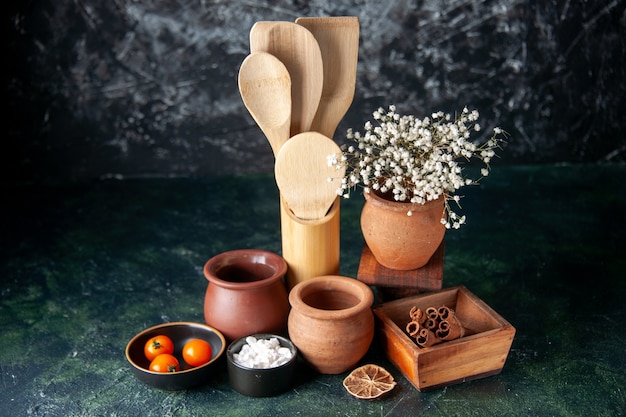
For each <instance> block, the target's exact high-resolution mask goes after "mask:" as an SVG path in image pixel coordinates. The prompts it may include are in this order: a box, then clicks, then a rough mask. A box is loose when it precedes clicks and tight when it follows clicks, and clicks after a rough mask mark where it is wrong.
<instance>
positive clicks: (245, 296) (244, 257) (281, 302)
mask: <svg viewBox="0 0 626 417" xmlns="http://www.w3.org/2000/svg"><path fill="white" fill-rule="evenodd" d="M286 272H287V263H286V262H285V260H284V259H283V258H282V257H281V256H280V255H277V254H275V253H272V252H267V251H263V250H257V249H240V250H233V251H229V252H224V253H221V254H219V255H216V256H214V257H213V258H211V259H209V260H208V261H207V262H206V264H205V265H204V276H205V277H206V279H207V280H208V281H209V284H208V286H207V289H206V293H205V296H204V319H205V321H206V323H207V324H208V325H209V326H212V327H215V328H216V329H218V330H219V331H220V332H222V334H224V336H225V337H226V338H227V339H229V340H231V341H232V340H235V339H238V338H240V337H244V336H248V335H250V334H253V333H273V334H281V333H284V332H285V330H286V328H287V316H288V315H289V300H288V296H287V289H286V288H285V284H284V282H283V277H284V276H285V273H286Z"/></svg>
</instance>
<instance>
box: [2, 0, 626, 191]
mask: <svg viewBox="0 0 626 417" xmlns="http://www.w3.org/2000/svg"><path fill="white" fill-rule="evenodd" d="M5 7H6V8H8V10H9V12H8V15H5V19H4V24H5V27H6V28H7V31H6V32H5V33H6V35H5V42H6V43H7V50H6V51H7V56H8V59H7V60H5V65H6V66H7V75H6V78H7V81H6V90H5V94H6V97H7V98H6V100H5V103H6V104H8V107H9V110H8V112H7V113H5V114H6V117H7V119H6V121H5V124H6V128H7V131H8V134H7V135H4V138H3V140H4V142H5V143H4V145H3V147H2V149H3V150H2V156H1V157H0V163H1V166H2V175H3V177H2V178H3V180H4V181H9V182H15V181H40V180H48V181H65V180H88V179H94V178H107V177H120V178H128V177H138V176H206V175H221V174H243V173H266V172H272V163H273V155H272V153H271V150H270V148H269V145H268V144H267V142H266V140H265V138H264V137H263V135H262V133H261V131H260V130H259V129H258V128H257V126H256V125H255V124H254V122H253V120H252V118H251V117H250V116H249V114H248V113H247V110H246V109H245V108H244V106H243V103H242V101H241V98H240V96H239V93H238V89H237V73H238V69H239V65H240V63H241V61H242V60H243V59H244V57H245V56H246V54H247V53H248V48H249V41H248V34H249V30H250V28H251V26H252V25H253V24H254V22H256V21H259V20H289V21H293V20H294V19H295V18H296V17H298V16H326V15H331V16H332V15H356V16H358V17H359V19H360V22H361V43H360V49H359V67H358V79H357V86H356V97H355V101H354V103H353V106H352V108H351V109H350V111H349V113H348V114H347V116H346V118H345V119H344V121H343V122H342V124H341V125H340V127H339V129H338V130H337V134H336V137H335V139H336V140H337V141H338V142H342V140H343V136H344V133H345V129H346V128H347V127H355V128H359V129H360V128H361V127H362V125H363V123H364V122H365V121H366V120H368V119H369V118H370V116H371V112H372V111H373V110H375V108H376V107H378V106H387V105H388V104H392V103H393V104H396V105H397V106H398V108H399V110H400V111H401V112H410V113H413V114H416V115H417V116H420V117H421V116H424V115H426V114H430V113H431V112H432V111H435V110H444V111H447V112H454V111H456V110H460V109H461V108H462V107H463V106H465V105H467V106H468V107H471V108H477V109H478V110H479V111H480V113H481V124H482V125H483V126H484V128H485V130H489V129H491V128H492V127H493V126H495V125H499V126H501V127H502V128H503V129H505V130H507V131H508V132H509V133H510V134H511V135H512V137H511V138H510V140H509V143H508V144H507V146H506V148H505V150H504V151H503V152H501V154H502V158H501V160H499V161H497V162H496V163H500V164H505V163H506V164H510V163H544V162H597V161H624V160H626V142H625V140H624V136H623V134H624V131H625V130H626V129H625V127H626V116H625V114H626V99H625V97H624V92H625V91H626V88H625V87H626V85H625V84H626V77H625V75H626V62H625V58H626V14H625V9H626V0H590V1H584V0H545V1H534V0H493V1H479V0H421V1H419V0H415V1H410V0H398V1H369V0H368V1H364V0H351V1H345V2H338V1H331V0H312V1H299V0H295V1H286V0H276V1H218V0H213V1H211V0H204V1H203V0H193V1H192V0H179V1H135V0H109V1H100V0H41V1H36V0H33V1H20V2H16V1H13V2H11V3H10V5H5Z"/></svg>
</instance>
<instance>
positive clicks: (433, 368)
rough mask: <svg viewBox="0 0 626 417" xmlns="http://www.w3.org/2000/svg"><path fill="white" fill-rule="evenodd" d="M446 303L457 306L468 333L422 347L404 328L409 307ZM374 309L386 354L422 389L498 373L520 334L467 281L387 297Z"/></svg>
mask: <svg viewBox="0 0 626 417" xmlns="http://www.w3.org/2000/svg"><path fill="white" fill-rule="evenodd" d="M442 305H445V306H448V307H449V308H451V309H453V310H454V311H455V312H456V315H457V317H458V319H459V320H460V322H461V324H462V325H463V327H464V328H465V335H464V336H463V337H461V338H459V339H456V340H451V341H446V342H442V343H440V344H437V345H433V346H430V347H426V348H421V347H419V346H418V345H417V344H416V343H415V340H414V339H412V338H411V337H410V336H409V335H408V334H407V333H406V331H405V328H406V325H407V323H408V322H409V321H410V317H409V311H410V310H411V308H412V307H413V306H416V307H418V308H420V309H422V310H423V311H425V310H426V308H428V307H439V306H442ZM374 315H375V317H376V327H377V332H378V335H379V340H380V343H381V345H382V348H383V350H384V351H385V353H386V355H387V357H388V358H389V360H390V361H391V362H392V363H393V364H394V365H395V366H396V367H397V368H398V369H399V370H400V371H401V372H402V374H403V375H404V376H405V377H406V378H407V379H408V380H409V381H410V382H411V383H412V384H413V385H414V386H415V388H417V389H418V390H419V391H427V390H431V389H435V388H439V387H443V386H448V385H453V384H457V383H461V382H465V381H470V380H474V379H479V378H484V377H487V376H491V375H496V374H499V373H500V371H502V368H503V367H504V363H505V361H506V358H507V356H508V353H509V350H510V348H511V344H512V342H513V337H514V336H515V328H514V327H513V326H512V325H511V324H510V323H509V322H507V321H506V320H505V319H504V318H502V317H501V316H500V315H499V314H498V313H496V312H495V311H494V310H493V309H492V308H491V307H489V306H488V305H487V304H486V303H485V302H483V301H482V300H480V299H479V298H478V297H476V296H475V295H474V294H472V293H471V292H469V291H468V290H467V288H465V287H464V286H458V287H452V288H447V289H444V290H441V291H437V292H433V293H429V294H423V295H417V296H414V297H407V298H403V299H399V300H395V301H390V302H388V303H383V304H381V305H380V306H379V307H377V308H375V309H374Z"/></svg>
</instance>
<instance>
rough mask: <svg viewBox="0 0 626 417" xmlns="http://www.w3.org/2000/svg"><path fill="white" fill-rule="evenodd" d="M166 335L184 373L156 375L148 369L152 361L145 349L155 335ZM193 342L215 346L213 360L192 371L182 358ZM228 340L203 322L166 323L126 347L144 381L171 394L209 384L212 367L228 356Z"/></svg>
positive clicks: (151, 328) (143, 332)
mask: <svg viewBox="0 0 626 417" xmlns="http://www.w3.org/2000/svg"><path fill="white" fill-rule="evenodd" d="M157 335H165V336H168V337H170V338H171V339H172V341H173V342H174V356H176V358H177V359H178V360H179V361H180V368H181V370H180V371H178V372H172V373H160V372H152V371H149V370H148V367H149V366H150V361H148V359H146V357H145V355H144V353H143V348H144V346H145V344H146V342H147V341H148V339H150V338H151V337H153V336H157ZM191 339H202V340H205V341H207V342H209V344H210V345H211V350H212V353H213V354H212V356H211V360H210V361H209V362H208V363H205V364H204V365H201V366H198V367H195V368H191V367H189V366H188V365H187V364H185V362H184V361H183V359H182V354H181V351H182V349H183V346H185V343H187V342H188V341H189V340H191ZM225 348H226V340H225V339H224V335H222V333H220V332H219V330H217V329H214V328H213V327H210V326H207V325H204V324H200V323H187V322H178V323H165V324H160V325H158V326H154V327H150V328H148V329H146V330H144V331H142V332H140V333H138V334H137V335H136V336H135V337H133V338H132V339H131V340H130V342H128V345H126V359H127V360H128V363H130V367H131V369H132V371H133V373H134V374H135V376H136V377H137V379H139V380H140V381H141V382H143V383H145V384H146V385H149V386H151V387H154V388H159V389H163V390H168V391H176V390H183V389H188V388H192V387H195V386H198V385H200V384H203V383H205V382H207V380H208V379H209V378H210V377H211V375H212V372H213V369H212V365H213V364H214V363H215V362H216V361H217V360H218V359H219V357H220V356H222V354H223V353H224V350H225Z"/></svg>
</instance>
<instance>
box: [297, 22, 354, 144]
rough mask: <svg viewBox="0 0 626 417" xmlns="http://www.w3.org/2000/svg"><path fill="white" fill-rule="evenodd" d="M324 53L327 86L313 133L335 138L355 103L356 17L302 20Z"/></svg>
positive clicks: (302, 23) (318, 109)
mask: <svg viewBox="0 0 626 417" xmlns="http://www.w3.org/2000/svg"><path fill="white" fill-rule="evenodd" d="M296 23H297V24H298V25H300V26H304V27H305V28H307V29H308V30H309V31H310V32H311V33H312V34H313V36H314V37H315V39H316V40H317V43H318V44H319V47H320V51H321V53H322V61H323V67H324V86H323V88H322V96H321V99H320V104H319V106H318V108H317V113H316V114H315V118H314V119H313V123H312V125H311V129H310V130H314V131H316V132H320V133H322V134H323V135H326V136H328V137H329V138H332V137H333V136H334V134H335V130H336V129H337V126H338V125H339V122H341V119H342V118H343V117H344V115H345V114H346V112H347V111H348V109H349V108H350V105H351V104H352V100H353V98H354V90H355V84H356V71H357V62H358V56H359V19H358V17H356V16H339V17H301V18H298V19H296Z"/></svg>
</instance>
